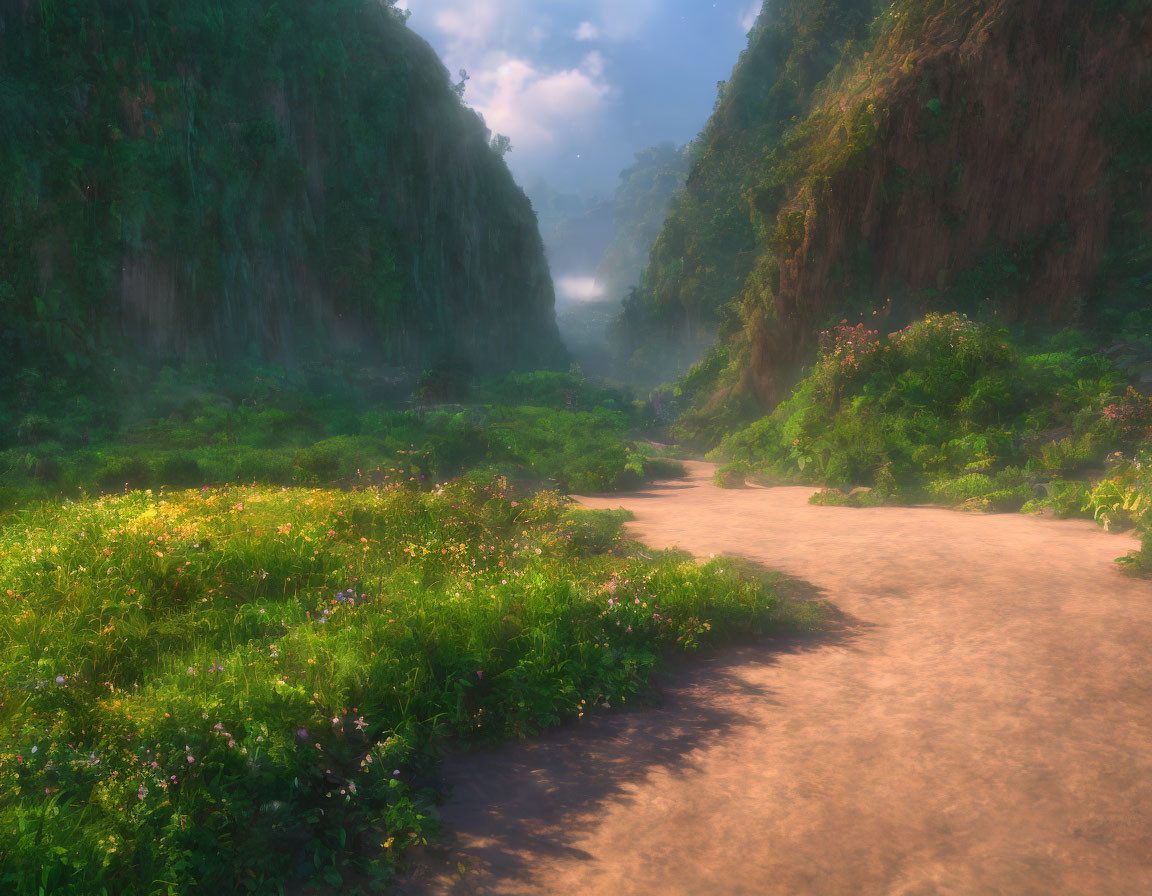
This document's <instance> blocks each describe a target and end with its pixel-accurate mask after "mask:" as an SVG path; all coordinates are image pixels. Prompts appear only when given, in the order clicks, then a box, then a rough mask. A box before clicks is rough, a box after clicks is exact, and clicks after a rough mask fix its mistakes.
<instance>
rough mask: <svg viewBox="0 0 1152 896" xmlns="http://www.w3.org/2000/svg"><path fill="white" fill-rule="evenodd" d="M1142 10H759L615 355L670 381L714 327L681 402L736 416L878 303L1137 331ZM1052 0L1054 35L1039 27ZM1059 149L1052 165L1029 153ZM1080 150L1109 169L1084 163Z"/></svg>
mask: <svg viewBox="0 0 1152 896" xmlns="http://www.w3.org/2000/svg"><path fill="white" fill-rule="evenodd" d="M1150 14H1152V6H1150V5H1149V3H1148V2H1147V0H1136V2H1132V3H1112V2H1109V3H1092V4H1084V3H1075V2H1071V0H1058V2H1055V3H1042V2H1040V0H1027V2H1026V3H1024V4H1023V5H1022V4H1021V3H1020V2H1016V0H1013V2H1008V0H979V2H970V3H969V2H965V3H961V2H957V0H916V2H900V3H890V2H880V0H781V2H771V3H766V4H764V9H763V11H762V12H761V15H760V17H759V20H758V22H757V25H756V28H755V29H753V31H752V33H751V34H750V36H749V46H748V49H747V51H746V52H745V53H744V54H743V55H742V57H741V59H740V61H739V62H738V64H737V66H736V68H735V69H734V71H733V73H732V77H731V79H730V80H729V81H728V82H727V83H726V84H724V85H723V86H722V87H721V90H720V92H719V94H718V97H717V104H716V108H715V111H714V113H713V115H712V117H711V119H710V121H709V122H708V125H707V127H706V129H705V131H704V133H703V134H702V135H701V138H700V140H699V141H697V143H696V144H695V146H694V156H695V158H694V163H693V168H692V170H691V173H690V175H689V177H688V181H687V187H686V190H685V191H684V192H683V193H682V194H681V195H680V196H679V197H678V198H677V200H676V201H675V202H674V204H673V207H672V211H671V213H670V214H669V216H668V219H667V221H666V223H665V226H664V229H663V231H662V233H661V235H660V238H659V240H658V241H657V243H656V245H655V248H654V250H653V252H652V255H651V257H650V260H649V265H648V268H647V270H646V272H645V275H644V278H643V282H642V284H641V288H640V289H639V290H638V291H637V292H636V293H635V294H634V295H633V296H632V297H631V298H630V299H629V301H628V302H626V307H625V310H624V314H623V316H622V317H621V319H620V322H619V325H618V328H617V329H618V333H619V336H620V346H621V350H622V352H621V353H622V359H623V363H624V369H626V370H627V371H628V372H629V374H630V375H631V376H632V377H633V378H634V380H635V381H637V382H646V383H652V384H655V383H657V382H664V381H668V380H670V379H675V378H676V377H678V376H680V375H681V374H682V373H683V371H684V370H685V369H687V368H688V367H689V366H691V365H692V364H695V363H697V362H698V361H699V360H700V359H701V358H702V357H705V355H706V354H707V351H708V349H709V347H710V346H711V345H713V344H714V342H716V335H717V333H718V334H719V343H720V346H721V352H720V353H718V354H716V355H712V356H709V357H708V358H706V360H707V361H708V364H707V365H706V368H707V371H708V373H709V375H708V376H702V375H698V376H697V377H696V380H697V382H696V383H695V384H694V388H695V392H694V393H693V394H692V395H691V396H689V397H690V398H691V399H692V401H693V402H694V403H695V404H696V406H697V409H698V410H701V411H703V410H705V409H708V410H710V411H713V412H716V413H717V414H718V415H719V416H718V419H716V421H715V426H716V429H717V430H718V431H723V430H728V429H730V428H731V426H732V425H733V423H734V422H735V418H737V417H739V416H742V415H745V413H746V412H749V411H750V412H755V411H757V410H758V411H760V412H763V411H764V410H765V409H766V408H769V407H771V406H774V405H775V404H776V403H777V402H779V401H780V400H782V399H783V398H784V397H786V396H787V394H788V393H789V391H790V390H791V388H792V386H794V385H795V383H796V382H797V380H798V379H799V373H800V371H801V370H802V369H803V368H804V367H807V366H808V365H810V364H811V363H812V361H813V359H814V357H815V354H816V350H817V334H818V333H819V332H820V331H821V330H824V329H827V328H828V327H829V326H830V325H832V324H834V323H835V322H837V321H839V320H841V319H843V318H848V319H849V320H851V321H852V322H853V323H855V322H857V320H860V319H861V316H860V315H861V314H864V315H867V313H868V312H869V311H870V310H871V309H872V308H874V307H876V306H877V305H878V304H881V303H883V302H885V300H886V299H891V301H892V306H893V311H894V314H893V318H892V320H891V321H890V326H891V327H892V328H893V329H895V328H896V327H898V326H904V325H905V324H908V323H910V322H912V321H914V320H916V319H919V318H921V317H923V316H924V315H925V314H926V313H929V312H932V311H941V312H947V311H964V312H967V313H969V314H971V315H973V316H975V315H976V313H977V311H978V309H981V308H983V306H984V303H985V301H986V300H987V299H991V300H992V301H993V302H994V303H995V304H996V306H997V307H999V308H1000V310H1001V313H1002V315H1004V316H1005V317H1006V318H1010V319H1012V320H1016V321H1030V322H1031V323H1032V324H1033V325H1036V326H1044V327H1048V326H1051V325H1053V324H1055V325H1056V327H1057V328H1059V327H1060V326H1063V325H1077V326H1085V327H1087V328H1089V329H1091V330H1094V331H1095V333H1096V335H1097V337H1098V338H1099V339H1100V341H1101V342H1102V343H1103V344H1107V342H1108V341H1110V340H1111V339H1113V338H1116V337H1119V335H1120V334H1121V333H1122V332H1127V333H1136V334H1137V335H1139V336H1140V337H1144V336H1146V335H1147V333H1148V332H1149V324H1150V320H1149V317H1148V315H1147V308H1148V298H1149V289H1150V288H1152V282H1150V281H1149V279H1148V277H1147V267H1148V260H1149V257H1150V252H1149V245H1150V243H1149V239H1148V232H1149V231H1148V223H1147V216H1146V214H1145V207H1144V205H1143V204H1142V199H1141V198H1140V197H1141V196H1142V195H1143V194H1142V190H1141V189H1133V187H1134V185H1137V184H1146V183H1147V182H1148V178H1149V174H1150V172H1152V129H1150V128H1149V126H1148V115H1147V108H1148V103H1149V96H1150V95H1152V79H1149V78H1148V77H1147V76H1146V74H1145V73H1144V67H1143V62H1142V56H1141V50H1140V49H1139V40H1138V39H1137V38H1136V37H1135V35H1136V33H1137V32H1138V31H1139V30H1140V29H1141V28H1146V27H1147V25H1148V21H1149V15H1150ZM1039 15H1043V16H1044V17H1045V21H1047V22H1049V24H1050V29H1049V31H1048V32H1046V33H1045V34H1043V35H1042V34H1040V33H1038V32H1036V30H1035V29H1033V28H1030V27H1029V24H1028V23H1029V22H1031V21H1033V20H1034V19H1035V17H1036V16H1039ZM1107 46H1115V47H1122V48H1123V52H1112V53H1108V51H1106V50H1104V49H1103V48H1104V47H1107ZM1022 47H1028V50H1027V51H1026V52H1025V51H1022V50H1021V48H1022ZM1095 53H1102V54H1103V53H1107V54H1108V58H1109V63H1108V69H1109V72H1110V74H1109V75H1108V78H1107V80H1108V85H1107V86H1106V87H1104V88H1102V89H1101V90H1097V91H1093V90H1092V89H1091V88H1090V87H1089V86H1088V84H1089V82H1092V79H1093V78H1094V77H1095V75H1092V74H1089V71H1088V68H1087V67H1086V66H1084V65H1083V64H1082V60H1084V59H1087V58H1089V57H1090V56H1092V55H1093V54H1095ZM1069 121H1078V122H1082V125H1077V126H1075V127H1071V128H1070V127H1069V126H1068V122H1069ZM1055 145H1059V146H1060V147H1061V151H1060V152H1059V153H1056V154H1054V156H1053V163H1052V165H1050V166H1047V167H1044V168H1038V167H1037V166H1035V165H1033V164H1030V160H1032V159H1034V158H1035V157H1036V155H1037V153H1040V152H1042V149H1041V147H1044V146H1055ZM1088 145H1091V146H1092V147H1093V152H1095V153H1096V155H1095V156H1094V158H1095V159H1097V160H1099V162H1098V163H1094V164H1093V165H1091V166H1089V167H1087V168H1086V167H1084V166H1083V165H1081V164H1079V163H1078V162H1077V161H1076V159H1077V158H1079V155H1078V153H1079V150H1078V149H1077V147H1081V146H1088ZM1033 147H1034V149H1033ZM1004 183H1011V184H1012V185H1013V191H1012V195H1011V196H1008V197H1005V195H1004V194H1003V184H1004ZM1104 196H1107V197H1108V199H1107V201H1106V202H1102V203H1100V204H1097V202H1096V199H1097V198H1098V197H1104ZM1089 234H1093V235H1094V236H1089ZM1101 250H1103V251H1101ZM863 321H864V323H865V325H867V324H868V319H867V317H866V316H865V317H863ZM720 357H723V359H724V363H723V364H717V363H714V362H715V361H716V360H717V359H719V358H720ZM740 402H745V403H746V404H748V405H751V407H740V408H739V409H738V411H739V413H732V414H728V416H727V417H726V418H725V417H724V414H725V413H726V412H727V411H729V410H731V409H732V408H733V406H734V405H737V404H739V403H740Z"/></svg>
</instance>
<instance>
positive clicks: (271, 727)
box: [0, 477, 797, 894]
mask: <svg viewBox="0 0 1152 896" xmlns="http://www.w3.org/2000/svg"><path fill="white" fill-rule="evenodd" d="M621 524H622V516H621V515H620V514H603V513H588V512H580V511H574V510H573V509H571V508H570V507H569V505H568V503H567V501H566V499H564V498H562V497H560V496H559V495H557V494H554V493H547V492H541V493H534V494H528V493H526V494H523V495H520V496H517V494H516V493H514V492H512V491H511V490H510V489H509V487H508V485H507V482H506V480H504V479H502V478H499V477H497V478H495V479H489V480H487V481H482V480H481V481H476V480H475V479H473V480H461V481H458V482H455V483H452V484H449V485H445V486H443V487H439V488H435V489H433V490H430V491H419V490H417V489H415V488H413V487H411V485H410V484H408V483H405V484H403V485H392V484H390V485H385V486H378V487H377V486H374V487H368V488H364V489H362V490H357V491H334V490H318V489H301V488H268V487H229V488H208V487H205V488H202V489H198V490H193V491H180V492H148V491H143V492H141V491H137V492H132V493H129V494H124V495H116V496H109V497H103V498H99V499H94V500H84V501H79V502H74V503H66V504H63V505H58V506H57V505H45V506H42V507H39V508H36V509H26V510H23V511H19V512H18V513H17V514H16V515H15V516H14V517H12V518H11V519H10V520H9V522H8V524H7V525H6V526H5V527H4V528H3V529H2V530H0V582H2V583H3V585H2V589H3V590H2V591H0V832H2V836H0V889H3V890H4V892H12V893H18V894H25V893H27V894H39V893H77V894H79V893H83V894H94V893H108V894H112V893H115V894H132V893H152V892H199V891H201V890H208V889H210V888H215V889H217V890H219V891H225V892H235V891H240V892H245V891H247V892H269V891H275V889H276V887H277V886H278V885H279V884H280V883H281V882H283V881H284V880H286V879H292V878H295V879H315V878H325V879H327V880H329V881H331V882H333V883H335V882H337V881H339V880H340V879H341V875H342V874H343V873H345V872H346V871H347V870H348V869H349V868H350V867H352V866H356V867H358V868H359V869H360V870H361V871H363V870H364V869H367V870H368V871H370V872H372V873H374V874H375V875H376V877H377V878H378V879H380V880H386V879H387V877H388V876H389V874H390V873H391V871H392V869H393V868H394V867H395V866H396V864H397V863H398V862H399V861H400V860H401V858H402V856H403V854H404V851H405V849H406V848H408V847H410V846H411V845H413V844H416V843H420V842H422V841H424V840H426V839H427V838H429V837H430V836H432V835H433V834H434V832H435V830H436V820H435V813H434V811H433V809H432V807H431V800H432V797H433V793H432V791H431V789H430V784H431V782H432V780H433V778H432V777H431V775H430V769H432V768H433V767H434V764H435V761H436V757H437V755H438V751H439V749H441V748H442V747H443V745H445V744H448V743H469V742H476V741H486V740H498V739H503V738H510V737H512V738H514V737H523V736H526V735H529V734H531V733H533V732H536V731H539V730H540V729H542V728H545V727H548V726H551V725H555V724H557V723H559V722H561V721H563V720H566V719H576V718H579V717H580V716H581V715H582V714H583V713H585V712H589V711H591V710H592V709H593V708H594V707H595V706H597V705H598V704H600V703H603V702H610V703H616V702H620V701H624V700H627V699H630V698H633V697H636V696H637V695H641V694H643V693H644V692H645V691H646V689H647V688H648V687H649V678H650V675H651V673H652V672H653V670H654V669H656V668H657V666H658V664H659V662H660V659H661V656H662V655H663V654H664V653H665V652H666V651H669V650H693V649H696V648H698V647H699V646H701V645H704V644H709V643H715V642H717V641H720V640H723V639H726V638H732V637H739V636H744V635H751V634H756V633H760V632H764V631H767V630H770V629H772V628H775V627H779V626H782V625H790V624H794V623H795V622H796V619H797V617H796V615H795V613H794V612H793V611H790V610H788V609H787V608H786V607H785V605H784V604H783V603H782V601H781V600H780V599H779V597H778V596H777V595H776V593H775V592H774V590H773V588H772V587H771V585H770V584H768V583H765V582H764V581H761V580H756V579H752V578H749V577H747V576H745V575H742V574H740V573H737V572H735V571H733V570H732V569H730V568H724V566H722V565H720V564H718V563H710V564H708V565H705V566H698V565H696V564H695V563H693V562H690V560H689V559H688V558H687V557H684V556H679V555H666V556H661V557H659V558H657V559H656V560H652V561H649V560H644V559H635V558H633V557H631V556H630V555H629V545H628V544H627V542H626V541H625V540H624V539H623V537H622V534H621Z"/></svg>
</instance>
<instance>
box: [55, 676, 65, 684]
mask: <svg viewBox="0 0 1152 896" xmlns="http://www.w3.org/2000/svg"><path fill="white" fill-rule="evenodd" d="M56 684H64V676H63V675H57V676H56Z"/></svg>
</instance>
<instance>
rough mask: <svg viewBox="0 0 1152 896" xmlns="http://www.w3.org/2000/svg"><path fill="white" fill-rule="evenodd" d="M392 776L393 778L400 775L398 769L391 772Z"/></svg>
mask: <svg viewBox="0 0 1152 896" xmlns="http://www.w3.org/2000/svg"><path fill="white" fill-rule="evenodd" d="M392 777H393V778H399V777H400V769H396V770H395V771H394V772H392Z"/></svg>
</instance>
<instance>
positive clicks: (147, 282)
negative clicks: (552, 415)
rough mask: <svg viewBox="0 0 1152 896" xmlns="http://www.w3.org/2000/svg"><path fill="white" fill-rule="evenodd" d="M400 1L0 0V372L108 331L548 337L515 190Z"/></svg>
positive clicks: (378, 343)
mask: <svg viewBox="0 0 1152 896" xmlns="http://www.w3.org/2000/svg"><path fill="white" fill-rule="evenodd" d="M405 15H406V14H403V13H401V12H400V11H399V10H396V9H395V8H394V6H393V4H392V3H391V2H390V0H385V2H380V0H332V2H326V3H324V4H316V3H314V2H311V0H282V2H279V3H277V4H275V6H270V5H269V4H268V3H267V2H265V0H233V2H228V3H220V2H217V0H149V2H143V0H128V2H124V0H91V2H84V3H80V2H75V0H63V2H51V3H47V2H46V3H33V4H28V3H4V4H0V56H2V57H3V59H4V64H3V67H2V69H0V117H2V118H3V120H4V121H5V126H4V129H3V133H2V134H0V308H2V309H3V312H4V323H5V326H4V327H3V329H2V330H0V391H7V390H8V389H9V388H10V384H11V382H12V378H13V377H15V376H16V375H17V373H18V372H19V371H21V370H24V369H28V368H32V369H37V370H41V371H46V372H50V373H51V374H56V373H58V372H59V371H61V370H68V369H75V370H82V371H86V370H87V369H88V368H89V367H90V366H91V365H93V364H96V365H98V366H103V364H104V362H105V361H106V359H107V357H108V356H109V355H111V356H113V357H116V358H123V357H126V356H129V357H132V356H135V357H138V356H141V355H160V356H162V357H164V358H165V359H167V358H171V357H173V356H174V357H177V358H188V359H198V360H205V359H210V360H211V359H217V360H220V359H224V360H229V359H230V360H233V361H238V360H243V361H249V362H251V361H255V360H258V359H273V360H284V359H290V360H293V361H298V360H300V359H308V358H312V359H321V358H331V357H339V358H341V359H346V358H349V357H352V356H356V355H358V354H361V353H365V352H367V353H368V354H369V355H370V357H371V358H373V359H375V361H377V362H379V361H380V360H387V361H391V362H402V363H412V364H416V365H425V364H429V363H434V362H437V361H439V360H442V359H444V358H450V359H452V360H454V361H462V360H467V361H470V362H471V363H473V364H474V365H476V366H477V367H480V368H484V367H488V368H506V367H508V366H514V365H517V364H521V365H525V366H547V365H549V364H553V363H557V362H558V361H561V360H562V356H563V350H562V347H561V345H560V343H559V340H558V337H557V333H556V329H555V324H554V322H553V320H552V301H553V297H552V285H551V280H550V278H549V276H548V268H547V264H546V261H545V258H544V253H543V247H542V244H541V241H540V237H539V233H538V231H537V227H536V222H535V219H534V216H533V214H532V209H531V206H530V204H529V203H528V200H527V199H526V197H525V196H524V195H523V193H522V192H521V191H520V190H519V188H518V187H517V186H516V185H515V183H514V182H513V180H512V176H511V174H510V173H509V171H508V169H507V167H506V165H505V164H504V162H503V160H502V159H501V157H500V155H499V153H498V152H496V151H493V150H492V149H491V148H490V147H489V135H488V131H487V129H486V128H485V126H484V124H483V122H482V121H481V120H480V118H479V117H478V116H477V115H476V114H475V113H474V112H473V111H471V110H470V109H468V108H467V107H466V106H465V105H464V104H463V103H462V102H461V100H460V93H461V90H460V89H457V88H460V87H461V85H453V84H452V83H451V81H450V79H449V75H448V73H447V71H446V70H445V69H444V66H443V64H442V63H441V62H440V61H439V59H438V58H437V57H436V55H435V53H434V52H433V51H432V50H431V48H430V47H429V46H428V45H427V44H425V43H424V42H423V40H421V39H420V38H419V37H417V36H416V35H415V34H413V33H412V32H410V31H409V30H408V28H407V26H406V25H405V23H404V18H405ZM477 235H480V236H477Z"/></svg>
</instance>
